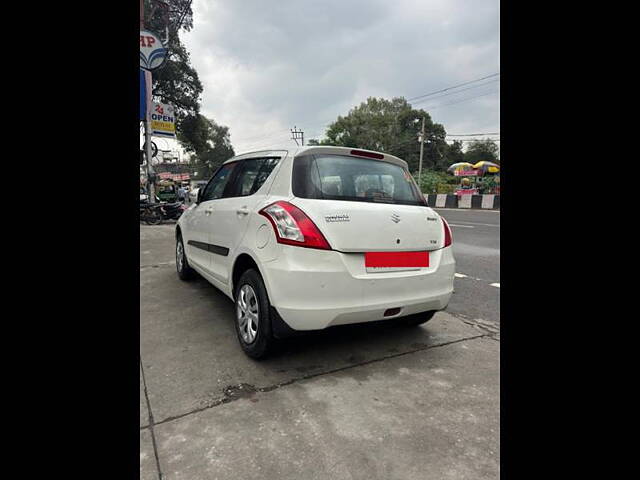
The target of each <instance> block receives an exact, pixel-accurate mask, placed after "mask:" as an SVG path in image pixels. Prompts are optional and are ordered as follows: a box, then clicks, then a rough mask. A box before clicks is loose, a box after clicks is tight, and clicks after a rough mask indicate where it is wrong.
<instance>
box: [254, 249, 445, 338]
mask: <svg viewBox="0 0 640 480" xmlns="http://www.w3.org/2000/svg"><path fill="white" fill-rule="evenodd" d="M451 250H452V249H451V247H447V248H444V249H440V250H435V251H432V252H430V262H429V264H430V266H429V267H427V268H423V269H420V270H416V271H406V272H387V273H367V272H366V269H365V267H364V255H363V254H358V253H341V252H336V251H327V250H316V249H307V248H300V247H292V246H286V245H283V246H282V250H281V252H280V255H278V258H277V259H276V260H273V261H269V262H265V263H263V264H262V265H261V267H262V268H261V271H262V274H263V277H264V280H265V283H266V286H267V291H268V293H269V299H270V301H271V304H272V306H273V307H274V308H275V309H276V310H277V312H278V313H279V315H280V316H281V318H282V320H283V321H284V322H285V323H286V324H287V325H288V326H289V327H291V328H292V329H294V330H318V329H324V328H327V327H330V326H333V325H345V324H351V323H361V322H370V321H376V320H384V319H392V318H399V317H404V316H407V315H412V314H415V313H420V312H426V311H430V310H442V309H444V308H445V307H446V306H447V304H448V303H449V299H450V298H451V295H452V293H453V279H454V273H455V261H454V259H453V255H452V252H451ZM391 308H400V309H401V310H400V312H399V313H397V314H396V315H393V316H388V317H385V316H384V314H385V312H386V311H387V310H388V309H391Z"/></svg>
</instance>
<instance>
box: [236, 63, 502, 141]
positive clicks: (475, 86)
mask: <svg viewBox="0 0 640 480" xmlns="http://www.w3.org/2000/svg"><path fill="white" fill-rule="evenodd" d="M498 75H500V72H498V73H494V74H491V75H487V76H485V77H481V78H477V79H475V80H470V81H468V82H464V83H460V84H458V85H453V86H451V87H447V88H443V89H441V90H437V91H434V92H431V93H426V94H424V95H418V96H417V97H412V98H409V99H407V102H408V101H410V100H415V99H418V98H421V99H422V100H420V101H419V102H414V103H421V102H422V101H429V100H437V99H439V98H443V97H446V96H448V95H454V94H456V93H460V92H463V91H466V90H471V89H473V88H478V87H482V86H485V85H488V84H490V83H494V82H498V81H500V80H499V79H496V80H492V81H490V82H486V83H483V84H481V85H474V86H473V87H469V88H464V89H461V90H458V91H455V92H450V93H447V94H445V95H440V96H438V97H435V98H426V97H429V96H433V95H436V94H438V93H442V92H446V91H449V90H452V89H454V88H458V87H462V86H465V85H469V84H472V83H475V82H479V81H481V80H486V79H488V78H492V77H496V76H498ZM498 92H499V91H498V90H496V91H493V92H487V93H483V94H481V95H476V96H473V97H468V98H464V99H461V100H458V101H455V102H450V103H444V104H442V105H436V106H432V107H426V108H428V109H429V110H435V109H436V108H440V107H446V106H449V105H456V104H458V103H464V102H467V101H471V100H474V99H476V98H480V97H484V96H486V95H491V94H492V93H498ZM334 121H335V120H332V121H330V122H329V123H327V124H325V125H323V128H326V127H328V126H329V125H331V124H332V123H333V122H334ZM279 132H282V134H284V132H289V130H285V131H281V130H279V131H278V133H279ZM272 133H274V134H275V133H276V132H275V131H274V132H272ZM321 133H324V132H321ZM315 136H316V135H311V136H309V138H313V137H315ZM448 136H454V135H448ZM469 136H471V134H469ZM270 138H274V136H273V135H271V134H267V135H266V136H260V137H249V138H245V139H236V141H247V140H250V139H255V140H256V141H259V140H262V139H270ZM250 143H255V142H250Z"/></svg>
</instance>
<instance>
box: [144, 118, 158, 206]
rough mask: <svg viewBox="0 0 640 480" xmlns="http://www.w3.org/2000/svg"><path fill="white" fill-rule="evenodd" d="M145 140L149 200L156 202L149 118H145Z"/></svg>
mask: <svg viewBox="0 0 640 480" xmlns="http://www.w3.org/2000/svg"><path fill="white" fill-rule="evenodd" d="M144 140H145V142H146V150H147V151H146V154H147V192H148V194H149V202H150V203H156V195H155V193H156V192H155V190H156V189H155V187H154V184H153V182H152V181H151V172H152V171H153V168H152V167H151V154H152V152H151V128H150V127H149V119H148V118H147V119H145V121H144Z"/></svg>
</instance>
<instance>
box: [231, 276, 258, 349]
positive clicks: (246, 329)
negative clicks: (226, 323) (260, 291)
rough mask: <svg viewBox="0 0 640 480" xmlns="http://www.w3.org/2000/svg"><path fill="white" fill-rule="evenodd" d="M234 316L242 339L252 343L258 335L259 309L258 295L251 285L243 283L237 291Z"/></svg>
mask: <svg viewBox="0 0 640 480" xmlns="http://www.w3.org/2000/svg"><path fill="white" fill-rule="evenodd" d="M236 317H237V321H238V327H239V328H240V335H241V336H242V340H243V341H244V342H245V343H247V344H249V343H253V341H254V340H255V339H256V336H257V335H258V322H259V320H260V310H259V307H258V296H257V295H256V292H255V291H254V290H253V287H251V285H246V284H245V285H243V286H242V288H240V292H238V298H237V299H236Z"/></svg>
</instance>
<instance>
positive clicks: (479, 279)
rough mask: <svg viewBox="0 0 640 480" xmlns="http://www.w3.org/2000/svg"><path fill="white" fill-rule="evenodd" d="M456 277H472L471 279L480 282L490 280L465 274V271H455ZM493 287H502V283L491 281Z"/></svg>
mask: <svg viewBox="0 0 640 480" xmlns="http://www.w3.org/2000/svg"><path fill="white" fill-rule="evenodd" d="M453 276H454V277H456V278H470V279H471V280H476V281H478V282H487V281H488V280H484V279H482V278H476V277H470V276H469V275H465V274H464V273H457V272H456V273H454V274H453ZM489 285H490V286H492V287H496V288H500V283H498V282H495V283H490V284H489Z"/></svg>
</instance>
